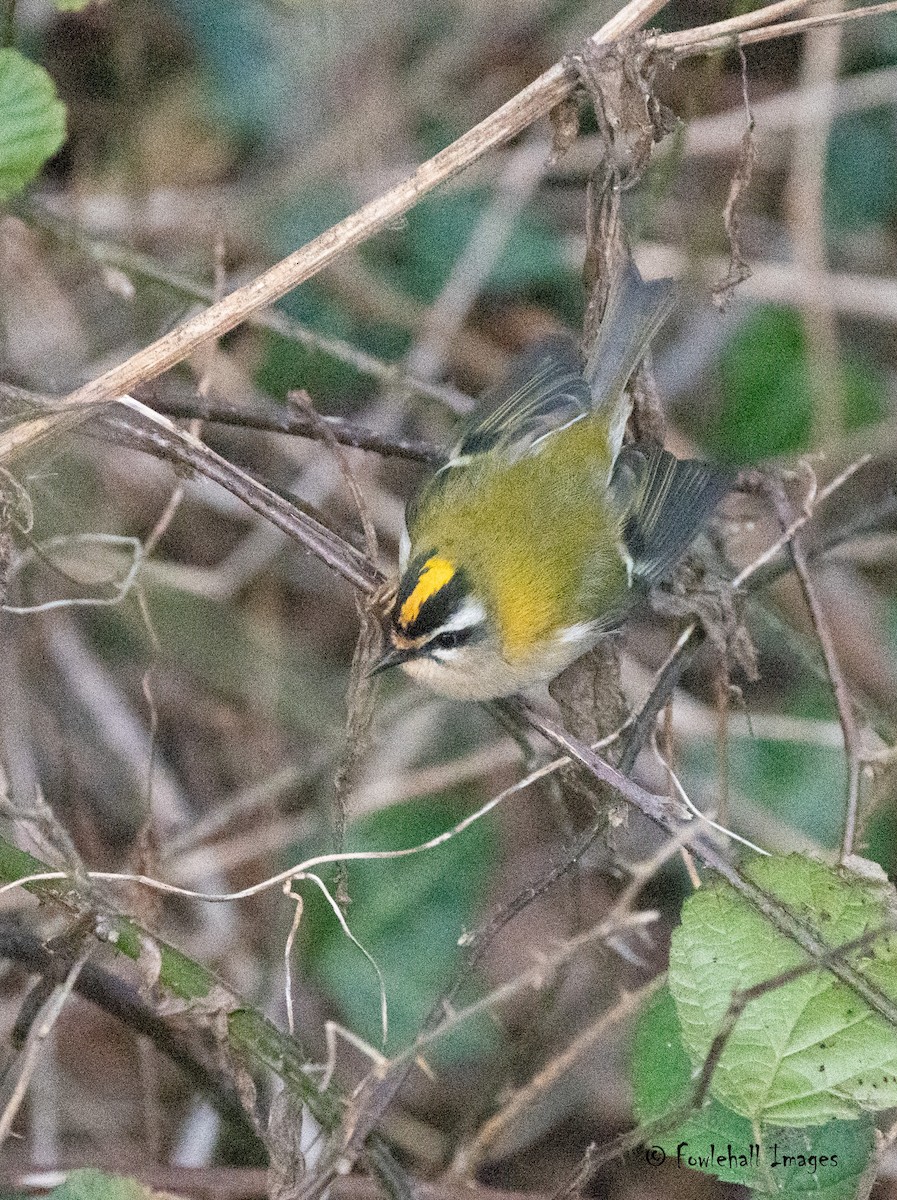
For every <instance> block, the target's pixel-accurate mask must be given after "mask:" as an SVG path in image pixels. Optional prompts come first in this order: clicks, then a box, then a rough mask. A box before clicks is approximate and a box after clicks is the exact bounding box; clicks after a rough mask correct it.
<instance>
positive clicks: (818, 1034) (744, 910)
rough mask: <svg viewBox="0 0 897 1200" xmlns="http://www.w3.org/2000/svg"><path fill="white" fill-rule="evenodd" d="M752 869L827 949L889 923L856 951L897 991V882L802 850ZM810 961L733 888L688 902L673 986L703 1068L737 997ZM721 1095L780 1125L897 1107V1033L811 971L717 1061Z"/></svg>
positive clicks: (769, 999) (771, 1002) (775, 993)
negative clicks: (896, 917) (896, 891)
mask: <svg viewBox="0 0 897 1200" xmlns="http://www.w3.org/2000/svg"><path fill="white" fill-rule="evenodd" d="M746 873H747V874H748V876H749V877H750V878H752V879H753V881H754V882H755V883H757V884H758V885H759V886H760V887H761V888H763V890H764V891H766V892H767V893H768V894H770V895H772V896H774V897H776V898H777V899H778V900H779V901H780V902H781V903H782V904H784V905H785V906H786V907H787V908H788V909H789V910H790V911H791V912H793V913H794V915H795V916H796V917H797V918H798V919H800V920H801V921H802V922H803V923H804V924H805V925H807V926H808V927H810V928H812V929H813V930H815V932H816V934H817V936H818V937H819V938H820V940H821V941H823V942H824V943H825V944H826V945H829V946H839V945H842V944H843V943H845V942H848V941H851V940H852V939H854V938H858V937H860V936H862V935H863V934H865V933H867V932H868V931H870V930H876V929H879V928H882V929H884V930H886V932H885V933H883V934H882V936H881V938H879V939H877V940H876V942H875V945H874V946H873V947H866V948H864V949H863V950H861V951H854V952H853V953H852V954H850V955H849V956H848V958H847V961H849V962H850V963H851V964H852V965H853V966H854V967H855V968H856V969H858V970H861V971H862V972H863V974H864V975H865V977H866V978H867V979H869V980H870V982H871V983H873V984H874V985H875V986H876V987H878V988H879V989H880V990H881V991H882V992H883V993H884V994H886V995H887V996H890V997H894V998H897V972H895V967H897V933H893V932H890V931H891V929H892V928H893V913H892V910H891V905H892V903H893V889H892V888H891V887H890V885H886V884H882V883H878V882H873V881H870V880H868V879H862V878H860V877H859V876H856V875H853V874H850V873H849V872H847V871H843V870H840V871H836V870H833V869H832V868H829V867H826V866H824V865H823V864H821V863H818V862H814V861H812V860H810V859H807V858H803V857H801V856H800V855H789V856H787V857H774V856H773V857H769V858H759V857H758V858H756V859H753V860H752V861H751V862H750V864H749V866H748V868H747V871H746ZM807 961H808V956H807V954H806V953H805V952H804V951H803V950H801V949H800V947H799V946H798V945H797V944H796V943H795V942H793V941H792V940H791V939H789V938H787V937H786V936H785V935H784V934H782V933H779V932H778V931H777V930H776V929H775V928H774V927H773V926H772V925H770V923H769V922H768V921H767V920H766V919H765V918H764V917H763V916H761V914H760V913H759V912H758V911H757V910H756V909H755V908H754V907H753V906H752V905H751V904H749V903H748V902H747V901H746V900H745V899H743V898H742V897H741V896H740V895H738V893H736V892H735V891H734V890H733V889H732V888H731V887H729V886H728V885H727V884H726V885H723V884H721V885H718V886H713V887H706V888H701V889H700V891H698V892H696V893H695V894H694V895H693V896H692V897H691V898H690V899H689V900H688V901H687V903H686V905H685V906H684V908H683V913H682V924H681V925H680V927H679V928H678V929H677V930H676V932H675V933H674V935H673V941H672V946H671V950H670V975H669V978H670V990H671V992H672V994H673V996H674V998H675V1001H676V1009H677V1012H678V1015H679V1020H680V1022H681V1026H682V1037H683V1042H684V1044H685V1047H686V1049H687V1051H688V1054H689V1056H690V1058H691V1061H692V1063H694V1064H695V1065H697V1064H699V1063H702V1062H703V1061H704V1059H705V1058H706V1056H707V1053H708V1052H709V1050H710V1046H711V1043H712V1042H713V1039H714V1037H715V1036H716V1034H717V1032H718V1030H719V1029H720V1026H721V1024H722V1022H723V1020H724V1018H725V1017H726V1015H727V1013H728V1011H729V1006H730V1003H731V1000H732V997H733V995H734V994H735V993H736V992H738V991H740V990H742V989H744V988H749V987H752V986H754V985H755V984H759V983H762V982H764V981H767V980H770V979H774V978H775V977H776V976H778V975H779V974H781V973H782V972H783V971H787V970H789V969H790V968H792V967H795V966H798V965H799V964H803V963H805V962H807ZM711 1092H712V1094H713V1095H714V1096H715V1097H716V1098H717V1099H719V1100H721V1101H722V1102H723V1103H724V1104H726V1105H728V1106H729V1107H730V1108H732V1109H734V1111H735V1112H737V1113H740V1114H741V1115H742V1116H745V1117H748V1118H750V1119H751V1120H756V1121H761V1122H764V1123H766V1124H772V1125H786V1126H805V1125H818V1124H822V1123H823V1122H825V1121H828V1120H831V1119H834V1118H845V1119H849V1118H851V1117H856V1116H858V1115H859V1114H860V1113H861V1112H863V1111H872V1112H874V1111H878V1110H880V1109H884V1108H890V1107H893V1106H894V1105H897V1031H895V1030H894V1029H893V1028H892V1027H891V1026H890V1025H889V1024H888V1022H887V1021H885V1020H884V1018H882V1017H881V1016H879V1015H878V1014H877V1013H875V1012H874V1011H873V1010H872V1009H871V1008H869V1006H868V1005H867V1004H866V1003H865V1002H864V1001H863V1000H861V999H860V998H859V997H858V996H857V995H856V994H855V993H854V992H853V990H852V989H851V988H849V987H848V986H847V985H846V984H843V983H840V982H839V981H838V980H837V979H836V978H835V977H834V975H832V974H831V972H829V971H826V970H813V971H808V972H807V973H806V974H804V975H801V976H799V977H798V978H797V979H794V980H792V981H791V982H790V983H786V984H784V985H783V986H780V987H776V988H774V989H772V990H771V991H769V992H767V993H765V994H764V995H762V996H760V997H759V998H757V999H754V1000H752V1001H751V1002H750V1003H749V1004H748V1005H747V1007H746V1008H745V1011H744V1012H743V1014H742V1015H741V1016H740V1017H739V1019H738V1021H737V1022H736V1024H735V1027H734V1029H733V1030H732V1033H731V1036H730V1037H729V1038H728V1040H727V1041H726V1044H725V1048H724V1049H723V1052H722V1054H721V1056H720V1059H719V1062H718V1063H717V1066H716V1069H715V1071H714V1073H713V1080H712V1082H711Z"/></svg>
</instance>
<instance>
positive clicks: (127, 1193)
mask: <svg viewBox="0 0 897 1200" xmlns="http://www.w3.org/2000/svg"><path fill="white" fill-rule="evenodd" d="M50 1194H51V1196H52V1200H152V1196H153V1193H152V1192H151V1191H150V1190H149V1188H145V1187H144V1186H143V1184H141V1183H138V1182H137V1180H136V1179H127V1178H125V1177H124V1176H123V1175H107V1174H106V1172H105V1171H96V1170H94V1169H93V1168H87V1169H85V1170H83V1171H71V1172H70V1173H69V1176H68V1178H67V1179H66V1181H65V1183H64V1184H62V1186H61V1187H58V1188H56V1189H55V1190H54V1191H53V1192H51V1193H50Z"/></svg>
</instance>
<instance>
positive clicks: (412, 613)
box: [399, 558, 455, 629]
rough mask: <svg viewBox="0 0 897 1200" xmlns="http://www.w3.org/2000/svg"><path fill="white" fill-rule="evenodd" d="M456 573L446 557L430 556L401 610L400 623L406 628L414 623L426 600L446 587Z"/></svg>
mask: <svg viewBox="0 0 897 1200" xmlns="http://www.w3.org/2000/svg"><path fill="white" fill-rule="evenodd" d="M454 573H455V568H454V567H453V566H452V564H451V563H450V562H449V561H448V559H446V558H428V559H427V561H426V562H425V563H424V565H423V567H422V569H421V573H420V575H418V577H417V583H416V584H415V585H414V589H413V591H412V592H411V595H410V596H409V597H408V599H407V600H406V601H405V603H404V604H403V605H402V607H401V609H400V610H399V624H400V625H404V626H405V628H406V629H407V627H408V626H409V625H413V624H414V622H415V621H416V620H417V618H418V614H419V613H420V610H421V608H423V606H424V603H425V601H427V600H429V599H430V597H431V596H433V595H435V593H436V592H438V591H439V589H440V588H442V587H445V585H446V584H447V583H448V581H449V580H450V579H451V578H452V576H453V575H454Z"/></svg>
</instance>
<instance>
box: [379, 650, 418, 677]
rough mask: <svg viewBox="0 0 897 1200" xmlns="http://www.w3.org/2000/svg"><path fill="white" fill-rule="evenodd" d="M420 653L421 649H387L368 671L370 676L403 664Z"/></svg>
mask: <svg viewBox="0 0 897 1200" xmlns="http://www.w3.org/2000/svg"><path fill="white" fill-rule="evenodd" d="M419 653H420V651H419V650H413V649H412V650H397V649H395V648H392V649H390V650H387V651H386V653H385V654H384V655H382V656H381V658H380V659H379V661H378V662H375V663H374V665H373V666H372V667H371V669H370V670H369V671H368V678H370V677H371V676H372V675H379V674H380V672H381V671H388V670H389V668H390V667H398V666H401V664H402V663H404V662H408V661H409V660H410V659H412V658H416V657H417V655H418V654H419Z"/></svg>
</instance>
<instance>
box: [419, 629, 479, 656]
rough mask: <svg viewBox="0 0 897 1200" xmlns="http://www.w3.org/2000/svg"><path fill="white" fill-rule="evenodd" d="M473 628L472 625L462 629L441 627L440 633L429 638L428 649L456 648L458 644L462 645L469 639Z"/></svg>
mask: <svg viewBox="0 0 897 1200" xmlns="http://www.w3.org/2000/svg"><path fill="white" fill-rule="evenodd" d="M474 628H475V626H473V625H467V626H465V627H464V628H463V629H443V631H442V633H437V634H436V635H435V636H434V637H433V638H431V639H430V641H429V643H428V649H430V648H432V649H436V650H457V649H458V647H459V646H464V645H466V644H467V643H468V642H469V641H470V639H471V637H472V636H473V631H474Z"/></svg>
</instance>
